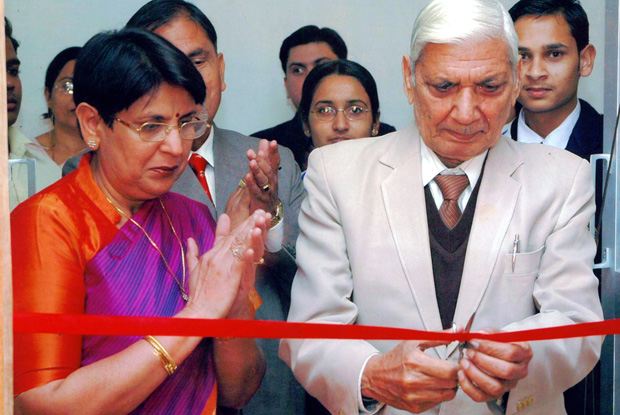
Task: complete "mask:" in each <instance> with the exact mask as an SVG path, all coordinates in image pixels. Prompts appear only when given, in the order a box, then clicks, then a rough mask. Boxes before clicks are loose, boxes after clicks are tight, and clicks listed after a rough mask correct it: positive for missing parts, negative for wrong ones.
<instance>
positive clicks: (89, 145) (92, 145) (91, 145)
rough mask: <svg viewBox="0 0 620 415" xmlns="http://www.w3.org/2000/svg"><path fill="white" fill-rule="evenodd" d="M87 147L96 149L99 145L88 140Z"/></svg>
mask: <svg viewBox="0 0 620 415" xmlns="http://www.w3.org/2000/svg"><path fill="white" fill-rule="evenodd" d="M86 145H87V146H88V147H90V148H95V146H96V145H97V143H95V140H88V143H86Z"/></svg>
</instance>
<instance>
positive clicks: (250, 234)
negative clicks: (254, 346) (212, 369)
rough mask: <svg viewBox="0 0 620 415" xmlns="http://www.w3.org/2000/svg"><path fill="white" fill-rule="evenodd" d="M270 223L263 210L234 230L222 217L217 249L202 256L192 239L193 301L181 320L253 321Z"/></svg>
mask: <svg viewBox="0 0 620 415" xmlns="http://www.w3.org/2000/svg"><path fill="white" fill-rule="evenodd" d="M270 220H271V215H270V214H269V213H265V212H264V211H263V210H260V209H259V210H256V211H255V212H254V213H253V214H252V215H251V216H249V217H248V218H246V219H245V220H244V221H243V222H242V223H241V224H240V225H238V226H237V227H235V228H234V229H232V228H231V221H230V218H229V217H228V215H226V214H223V215H221V216H220V218H219V220H218V222H217V228H216V230H215V242H214V244H213V248H211V249H210V250H209V251H207V252H205V253H204V254H203V255H201V256H199V250H198V246H197V245H196V242H195V241H194V240H193V239H191V238H190V239H188V241H187V255H186V258H187V266H188V271H189V281H188V288H189V300H188V302H187V305H186V306H185V309H184V310H183V315H180V316H181V317H189V318H235V319H250V318H253V315H254V309H253V307H252V304H251V303H250V300H249V299H250V291H251V290H252V289H253V287H254V281H255V277H256V266H257V265H258V264H261V263H262V258H263V255H264V252H265V242H266V235H267V231H268V229H269V222H270Z"/></svg>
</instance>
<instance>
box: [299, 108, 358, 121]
mask: <svg viewBox="0 0 620 415" xmlns="http://www.w3.org/2000/svg"><path fill="white" fill-rule="evenodd" d="M310 112H311V113H312V115H313V116H314V119H315V120H317V121H332V120H333V119H334V118H336V114H338V112H343V113H344V116H345V117H347V120H349V121H358V120H362V119H364V118H366V114H367V113H368V112H370V110H369V109H368V108H364V107H362V106H359V105H349V106H348V107H346V108H335V107H333V106H331V105H321V106H318V107H316V109H315V110H314V111H310Z"/></svg>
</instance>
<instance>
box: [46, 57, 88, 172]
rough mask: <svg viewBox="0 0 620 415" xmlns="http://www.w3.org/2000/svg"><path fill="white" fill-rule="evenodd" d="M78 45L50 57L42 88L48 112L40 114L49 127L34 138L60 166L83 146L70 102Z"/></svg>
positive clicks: (71, 99)
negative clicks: (50, 126) (50, 123)
mask: <svg viewBox="0 0 620 415" xmlns="http://www.w3.org/2000/svg"><path fill="white" fill-rule="evenodd" d="M80 49H82V48H80V47H77V46H74V47H70V48H67V49H65V50H63V51H62V52H60V53H59V54H58V55H56V57H55V58H54V59H52V62H50V64H49V66H48V67H47V72H46V73H45V88H44V90H43V92H44V93H45V101H46V102H47V112H46V113H45V114H43V118H44V119H49V120H50V121H51V122H52V129H51V130H50V131H48V132H46V133H44V134H41V135H40V136H38V137H37V138H36V139H35V140H36V141H38V142H39V144H41V146H42V147H43V148H44V149H45V152H46V153H47V155H48V156H49V157H50V158H51V159H52V160H54V162H55V163H56V164H58V165H59V166H62V165H63V163H64V162H65V161H66V160H67V159H68V158H70V157H72V156H74V155H76V154H78V153H79V152H80V151H82V150H84V149H85V148H86V145H85V144H84V140H82V137H80V131H79V130H78V125H77V118H76V117H75V103H74V102H73V68H74V67H75V58H76V57H77V55H78V53H79V52H80Z"/></svg>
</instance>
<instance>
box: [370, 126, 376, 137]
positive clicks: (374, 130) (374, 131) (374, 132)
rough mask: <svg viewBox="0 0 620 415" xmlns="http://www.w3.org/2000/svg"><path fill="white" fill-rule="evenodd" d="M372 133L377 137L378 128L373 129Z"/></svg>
mask: <svg viewBox="0 0 620 415" xmlns="http://www.w3.org/2000/svg"><path fill="white" fill-rule="evenodd" d="M371 133H372V135H373V136H375V135H377V129H376V128H373V129H372V131H371Z"/></svg>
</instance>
